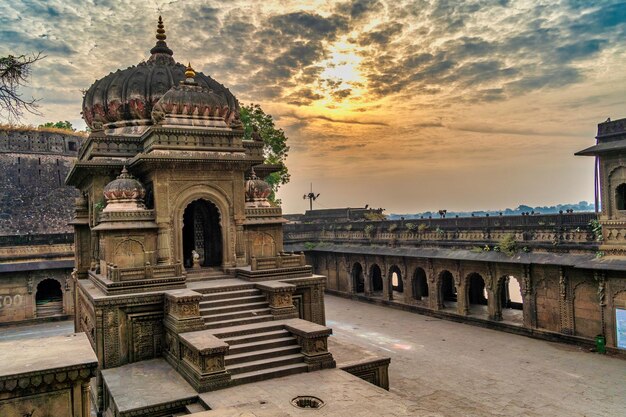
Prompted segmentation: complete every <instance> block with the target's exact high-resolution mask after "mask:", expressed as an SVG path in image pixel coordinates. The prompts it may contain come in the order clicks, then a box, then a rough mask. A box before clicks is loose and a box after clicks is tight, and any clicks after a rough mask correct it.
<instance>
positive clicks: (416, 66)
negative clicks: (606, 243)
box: [0, 0, 626, 213]
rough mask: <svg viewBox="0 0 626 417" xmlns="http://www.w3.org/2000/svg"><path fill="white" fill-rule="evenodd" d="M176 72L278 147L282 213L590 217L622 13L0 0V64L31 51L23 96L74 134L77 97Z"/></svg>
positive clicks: (397, 2) (624, 45)
mask: <svg viewBox="0 0 626 417" xmlns="http://www.w3.org/2000/svg"><path fill="white" fill-rule="evenodd" d="M159 10H160V13H162V15H163V18H164V22H165V29H166V33H167V43H168V46H169V47H170V48H172V50H173V51H174V58H176V59H177V61H179V62H183V63H187V62H188V61H190V62H191V63H192V66H193V67H194V68H195V69H196V70H197V71H202V72H204V73H205V74H207V75H209V76H211V77H213V78H214V79H216V80H217V81H219V82H221V83H222V84H224V85H226V86H227V87H229V88H230V90H231V91H233V93H234V94H235V95H236V97H237V98H238V99H239V101H240V102H241V103H243V104H249V103H258V104H260V105H261V106H262V108H263V109H264V110H265V111H266V112H267V113H269V114H271V115H273V117H274V118H275V119H276V124H277V125H278V126H279V127H281V128H283V129H284V130H285V132H286V134H287V136H288V137H289V145H290V152H289V157H288V159H287V166H288V167H289V171H290V173H291V182H290V183H289V184H287V185H285V186H283V187H282V188H281V190H280V192H279V197H280V198H281V199H282V201H283V211H284V212H286V213H294V212H302V211H304V210H305V209H307V208H308V202H307V201H305V200H303V195H304V194H305V193H307V192H308V191H309V187H310V183H313V188H314V191H315V192H316V193H320V197H319V199H318V200H317V201H316V202H315V207H316V208H332V207H358V206H364V205H365V204H369V206H370V207H383V208H385V209H386V210H387V212H390V213H412V212H421V211H426V210H438V209H448V210H455V211H461V210H465V211H469V210H482V209H504V208H507V207H512V208H513V207H516V206H518V205H520V204H526V205H530V206H538V205H553V204H558V203H572V202H578V201H580V200H587V201H593V159H592V158H589V157H586V158H585V157H576V156H574V153H575V152H576V151H578V150H581V149H583V148H586V147H588V146H591V145H593V144H594V143H595V142H594V137H595V134H596V130H597V124H598V123H600V122H603V121H605V120H606V119H607V118H608V117H611V118H612V119H613V120H616V119H620V118H624V117H626V3H623V2H621V3H620V2H619V1H593V0H545V1H544V0H468V1H463V0H412V1H411V0H345V1H343V0H342V1H327V0H310V1H290V0H278V1H269V0H266V1H228V2H223V1H222V2H217V1H210V0H209V1H207V0H204V1H193V0H187V1H169V2H168V1H143V2H138V1H111V0H97V1H85V0H62V1H61V0H51V1H36V0H21V1H20V0H10V1H9V0H0V56H2V55H6V54H14V55H17V54H28V53H32V52H36V51H43V52H44V54H45V55H46V58H45V60H43V61H41V62H39V63H38V64H37V65H36V66H35V68H34V70H33V73H32V76H31V81H30V83H31V84H30V87H29V88H27V89H25V90H24V94H25V95H26V96H34V97H36V98H41V102H40V103H41V108H40V110H41V112H42V113H43V114H42V116H33V115H29V116H27V117H26V118H25V119H24V122H25V123H27V124H29V123H30V124H34V125H38V124H40V123H42V122H45V121H56V120H69V121H71V122H72V123H73V124H74V125H75V126H77V127H78V128H80V129H83V128H84V127H85V124H84V122H83V121H82V119H81V115H80V111H81V104H82V91H83V90H86V89H87V88H89V86H90V85H91V84H92V83H93V82H94V81H95V80H96V79H99V78H102V77H103V76H105V75H106V74H108V73H109V72H111V71H115V70H117V69H118V68H126V67H128V66H131V65H136V64H137V63H139V62H141V61H143V60H145V59H147V58H148V57H149V52H148V51H149V50H150V48H151V47H152V46H153V45H154V43H155V39H154V34H155V29H156V20H157V17H158V15H159Z"/></svg>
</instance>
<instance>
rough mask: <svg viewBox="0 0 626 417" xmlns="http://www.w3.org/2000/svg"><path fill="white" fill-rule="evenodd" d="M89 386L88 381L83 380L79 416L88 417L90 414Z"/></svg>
mask: <svg viewBox="0 0 626 417" xmlns="http://www.w3.org/2000/svg"><path fill="white" fill-rule="evenodd" d="M90 393H91V387H90V386H89V382H83V384H82V386H81V403H82V404H81V405H82V410H81V417H89V416H91V402H90V398H89V397H90V395H91V394H90Z"/></svg>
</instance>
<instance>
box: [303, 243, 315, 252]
mask: <svg viewBox="0 0 626 417" xmlns="http://www.w3.org/2000/svg"><path fill="white" fill-rule="evenodd" d="M316 246H317V243H313V242H305V244H304V249H306V250H313V249H315V247H316Z"/></svg>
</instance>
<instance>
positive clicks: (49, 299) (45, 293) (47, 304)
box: [35, 278, 63, 317]
mask: <svg viewBox="0 0 626 417" xmlns="http://www.w3.org/2000/svg"><path fill="white" fill-rule="evenodd" d="M60 314H63V291H62V290H61V284H60V283H59V281H57V280H55V279H51V278H48V279H44V280H43V281H41V282H40V283H39V285H37V293H36V294H35V316H36V317H50V316H57V315H60Z"/></svg>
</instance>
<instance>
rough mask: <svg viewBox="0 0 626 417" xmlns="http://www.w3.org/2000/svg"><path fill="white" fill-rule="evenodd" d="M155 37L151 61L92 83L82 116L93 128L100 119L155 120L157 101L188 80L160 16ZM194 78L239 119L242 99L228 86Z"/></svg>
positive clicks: (116, 122) (114, 122) (111, 122)
mask: <svg viewBox="0 0 626 417" xmlns="http://www.w3.org/2000/svg"><path fill="white" fill-rule="evenodd" d="M156 38H157V43H156V45H155V46H154V47H153V48H152V49H151V50H150V52H151V54H152V55H151V56H150V58H149V59H148V61H146V62H142V63H140V64H138V65H136V66H132V67H128V68H126V69H124V70H117V71H116V72H112V73H110V74H109V75H107V76H105V77H104V78H101V79H100V80H97V81H96V82H95V83H93V84H92V86H91V87H89V89H88V90H87V92H86V93H85V95H84V98H83V119H84V120H85V122H86V123H87V125H88V126H89V127H90V128H92V129H93V128H94V124H96V125H98V124H100V123H102V124H103V125H108V126H107V127H117V126H131V125H147V124H152V119H151V113H152V109H153V107H154V105H155V104H156V103H157V101H159V99H160V98H161V97H163V95H164V94H165V93H166V92H167V91H169V90H170V88H172V86H178V85H179V84H180V82H181V81H184V80H185V78H186V77H185V69H186V67H185V65H183V64H180V63H178V62H176V61H175V60H174V58H173V57H172V55H173V52H172V50H171V49H170V48H168V46H167V44H166V43H165V39H166V36H165V30H164V28H163V21H162V19H161V16H159V23H158V28H157V35H156ZM194 78H195V81H196V82H197V83H198V86H200V87H202V88H206V89H210V90H212V92H213V94H214V95H216V96H219V97H221V98H222V99H223V100H224V101H225V102H226V103H227V105H228V107H229V108H230V109H234V116H233V118H234V119H236V120H238V119H239V103H238V102H237V99H236V98H235V96H234V95H233V94H232V93H231V92H230V90H228V88H226V87H224V86H223V85H222V84H220V83H218V82H217V81H215V80H214V79H212V78H211V77H209V76H207V75H205V74H202V73H197V74H195V77H194Z"/></svg>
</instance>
